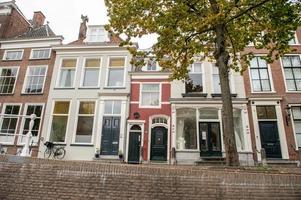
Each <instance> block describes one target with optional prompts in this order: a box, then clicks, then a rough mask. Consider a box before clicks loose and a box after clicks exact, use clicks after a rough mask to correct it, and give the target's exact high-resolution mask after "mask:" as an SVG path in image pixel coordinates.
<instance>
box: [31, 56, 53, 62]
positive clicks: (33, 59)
mask: <svg viewBox="0 0 301 200" xmlns="http://www.w3.org/2000/svg"><path fill="white" fill-rule="evenodd" d="M35 60H50V57H49V58H29V61H35Z"/></svg>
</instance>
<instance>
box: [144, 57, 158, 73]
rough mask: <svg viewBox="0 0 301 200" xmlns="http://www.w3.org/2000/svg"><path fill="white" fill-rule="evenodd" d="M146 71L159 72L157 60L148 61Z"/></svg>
mask: <svg viewBox="0 0 301 200" xmlns="http://www.w3.org/2000/svg"><path fill="white" fill-rule="evenodd" d="M146 70H147V71H156V70H157V61H156V60H155V59H152V58H150V59H147V60H146Z"/></svg>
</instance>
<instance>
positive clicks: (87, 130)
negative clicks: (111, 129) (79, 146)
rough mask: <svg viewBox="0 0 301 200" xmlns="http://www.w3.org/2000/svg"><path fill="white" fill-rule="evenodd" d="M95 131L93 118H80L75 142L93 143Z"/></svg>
mask: <svg viewBox="0 0 301 200" xmlns="http://www.w3.org/2000/svg"><path fill="white" fill-rule="evenodd" d="M92 131H93V117H88V116H79V117H78V122H77V129H76V137H75V142H77V143H91V141H92Z"/></svg>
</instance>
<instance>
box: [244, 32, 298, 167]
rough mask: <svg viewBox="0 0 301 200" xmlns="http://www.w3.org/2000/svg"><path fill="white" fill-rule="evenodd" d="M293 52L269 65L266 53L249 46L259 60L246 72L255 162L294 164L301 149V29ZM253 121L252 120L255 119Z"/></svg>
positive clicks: (292, 45)
mask: <svg viewBox="0 0 301 200" xmlns="http://www.w3.org/2000/svg"><path fill="white" fill-rule="evenodd" d="M290 45H291V48H292V49H295V51H292V52H291V53H289V54H287V55H285V56H283V57H282V58H280V59H279V60H276V61H274V62H273V63H271V64H268V63H267V62H266V61H265V60H263V59H262V58H261V56H263V55H265V54H266V53H267V51H266V50H257V49H255V48H254V47H253V46H251V45H250V46H249V47H248V48H247V49H246V51H252V52H254V53H255V55H256V57H255V58H254V59H253V60H252V61H251V63H250V67H249V69H248V70H247V71H245V73H244V84H245V90H246V95H247V98H248V100H249V102H248V110H249V117H250V130H251V136H252V146H253V152H254V159H255V160H256V161H258V162H261V153H260V151H261V149H262V148H263V149H265V152H266V156H267V159H268V162H281V163H291V162H295V161H296V160H298V159H299V153H298V148H300V147H301V28H299V29H298V30H297V31H296V33H295V38H294V39H293V40H291V41H290ZM251 119H252V120H251Z"/></svg>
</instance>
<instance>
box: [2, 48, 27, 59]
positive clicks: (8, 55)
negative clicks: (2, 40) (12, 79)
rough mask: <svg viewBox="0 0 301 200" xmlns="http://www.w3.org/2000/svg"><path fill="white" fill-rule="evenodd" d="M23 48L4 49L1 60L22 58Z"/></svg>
mask: <svg viewBox="0 0 301 200" xmlns="http://www.w3.org/2000/svg"><path fill="white" fill-rule="evenodd" d="M22 57H23V50H22V49H21V50H6V51H5V53H4V56H3V60H22Z"/></svg>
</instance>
